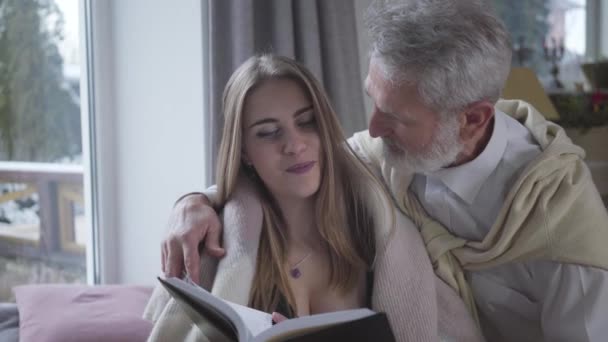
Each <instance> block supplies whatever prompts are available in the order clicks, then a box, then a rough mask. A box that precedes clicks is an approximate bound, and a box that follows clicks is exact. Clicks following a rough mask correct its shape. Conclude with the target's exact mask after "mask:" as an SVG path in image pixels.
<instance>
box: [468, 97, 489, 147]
mask: <svg viewBox="0 0 608 342" xmlns="http://www.w3.org/2000/svg"><path fill="white" fill-rule="evenodd" d="M493 116H494V104H492V103H491V102H489V101H479V102H475V103H473V104H471V105H469V106H467V107H466V108H465V109H464V110H463V111H462V112H461V113H460V116H459V119H460V120H459V121H460V139H462V141H471V140H478V139H480V138H481V137H483V136H484V134H485V132H486V128H487V127H488V124H489V123H490V122H491V121H492V117H493Z"/></svg>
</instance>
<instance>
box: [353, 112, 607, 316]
mask: <svg viewBox="0 0 608 342" xmlns="http://www.w3.org/2000/svg"><path fill="white" fill-rule="evenodd" d="M496 108H497V109H499V110H501V111H503V112H505V113H506V114H508V115H510V116H512V117H514V118H515V119H517V120H518V121H519V122H521V123H522V124H524V126H526V127H527V128H528V129H529V130H530V132H531V133H532V135H533V136H534V138H535V139H536V141H537V142H538V144H539V145H540V147H541V150H542V152H541V154H540V155H539V156H538V157H537V158H536V159H535V160H533V161H532V162H531V163H530V164H529V165H528V166H527V167H526V168H525V169H524V171H523V172H522V173H521V175H520V176H519V179H518V180H517V181H516V182H515V183H514V185H513V187H512V188H511V189H510V191H509V193H508V194H507V197H506V199H505V204H504V206H503V208H502V209H501V211H500V213H499V214H498V218H497V220H496V222H495V223H494V225H493V226H492V227H491V228H490V231H489V232H488V234H487V235H486V237H485V238H484V239H483V240H482V241H479V242H475V241H467V240H465V239H462V238H460V237H457V236H454V235H452V234H451V233H450V232H449V231H448V230H447V229H445V228H444V227H443V226H442V225H441V224H439V223H438V222H436V221H435V220H433V219H431V217H429V216H428V215H427V213H426V212H425V211H424V209H423V208H422V206H421V205H420V204H419V202H418V200H417V199H416V196H415V195H414V194H413V193H412V192H411V191H408V188H409V184H410V182H411V179H412V174H411V173H408V172H407V170H403V169H398V168H395V167H392V166H391V165H389V164H387V163H386V161H385V160H383V159H382V153H381V148H382V143H381V140H380V139H373V138H371V137H370V136H369V134H368V133H367V132H361V133H357V134H355V136H354V137H353V138H351V140H350V141H349V142H350V143H351V145H352V146H353V148H354V149H355V151H356V152H357V154H358V155H359V156H360V157H362V158H363V159H364V160H366V161H367V163H368V164H369V165H370V166H371V167H372V168H374V169H375V171H376V172H378V173H381V174H382V179H383V180H384V182H385V183H386V185H387V187H388V188H389V189H390V190H391V192H392V195H393V199H394V200H395V202H396V203H397V205H398V206H399V208H400V209H401V210H402V211H403V212H404V213H406V215H407V216H408V217H410V218H411V219H412V220H413V221H414V222H415V223H416V225H417V226H418V227H419V229H420V232H421V234H422V237H423V239H424V242H425V245H426V248H427V251H428V253H429V256H430V258H431V261H432V262H433V265H434V267H435V272H436V274H437V275H438V276H439V277H441V278H442V279H443V280H444V281H445V282H446V283H448V284H449V285H450V286H451V287H452V288H453V289H455V290H456V291H458V293H459V294H460V296H461V297H462V298H463V300H464V301H465V303H466V304H467V306H468V307H469V310H470V312H471V313H472V314H473V316H474V317H475V318H476V319H477V313H476V307H475V302H474V300H473V296H472V293H471V290H470V288H469V285H468V283H467V282H466V279H465V277H464V273H463V269H464V270H469V271H475V270H483V269H488V268H492V267H495V266H499V265H504V264H506V263H510V262H517V261H530V260H552V261H557V262H564V263H574V264H579V265H585V266H593V267H599V268H602V269H605V270H608V248H606V241H608V214H607V212H606V208H605V207H604V205H603V203H602V201H601V198H600V196H599V194H598V191H597V189H596V187H595V185H594V183H593V181H592V179H591V174H590V172H589V169H588V168H587V166H586V165H585V163H584V161H583V158H584V156H585V153H584V151H583V150H582V149H581V148H580V147H578V146H576V145H574V144H573V143H572V142H571V140H570V139H569V138H568V137H567V136H566V134H565V132H564V130H563V129H562V128H561V127H559V126H558V125H556V124H554V123H551V122H549V121H547V120H545V119H544V117H543V116H542V115H541V114H540V113H538V112H537V111H536V110H535V109H534V108H533V107H532V106H530V105H529V104H527V103H525V102H523V101H512V100H502V101H499V102H498V103H497V105H496Z"/></svg>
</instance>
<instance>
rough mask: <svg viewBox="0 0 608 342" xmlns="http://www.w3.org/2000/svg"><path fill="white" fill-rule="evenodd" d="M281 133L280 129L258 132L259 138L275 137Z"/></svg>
mask: <svg viewBox="0 0 608 342" xmlns="http://www.w3.org/2000/svg"><path fill="white" fill-rule="evenodd" d="M278 135H279V130H278V129H275V130H273V131H261V132H258V133H257V134H256V136H257V137H259V138H273V137H276V136H278Z"/></svg>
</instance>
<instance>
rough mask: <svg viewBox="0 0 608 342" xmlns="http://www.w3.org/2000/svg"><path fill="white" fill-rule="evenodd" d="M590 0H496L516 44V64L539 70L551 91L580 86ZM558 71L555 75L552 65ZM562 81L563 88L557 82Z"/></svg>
mask: <svg viewBox="0 0 608 342" xmlns="http://www.w3.org/2000/svg"><path fill="white" fill-rule="evenodd" d="M588 2H589V1H588V0H528V1H504V0H494V5H495V8H496V11H497V13H498V15H499V16H500V17H501V18H502V19H503V20H504V22H505V24H506V26H507V28H508V30H509V31H510V32H511V36H512V39H513V43H514V47H513V48H514V54H513V64H514V65H515V66H525V67H529V68H532V69H533V70H534V71H536V73H537V75H538V77H539V79H540V80H541V83H542V84H543V85H544V87H545V89H547V90H549V91H554V90H560V89H566V90H575V89H580V87H582V86H583V85H584V84H585V82H586V80H585V77H584V75H583V72H582V70H581V67H580V65H581V64H582V63H584V62H585V61H586V58H587V56H589V55H590V53H589V51H588V50H589V49H588V47H587V46H586V45H587V40H588V39H587V38H588V37H587V27H588V26H589V25H588V23H587V18H588V17H589V15H590V13H588V10H587V9H588V5H589V4H588ZM554 65H557V66H558V70H559V73H558V74H557V75H553V74H552V73H551V71H552V67H553V66H554ZM556 79H557V80H558V81H559V83H560V84H561V86H563V88H561V87H560V86H559V85H558V84H557V83H556Z"/></svg>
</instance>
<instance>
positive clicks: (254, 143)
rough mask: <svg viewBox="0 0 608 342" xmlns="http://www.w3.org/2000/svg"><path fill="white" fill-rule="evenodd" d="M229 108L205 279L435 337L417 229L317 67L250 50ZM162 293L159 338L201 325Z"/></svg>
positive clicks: (266, 300) (239, 293)
mask: <svg viewBox="0 0 608 342" xmlns="http://www.w3.org/2000/svg"><path fill="white" fill-rule="evenodd" d="M224 115H225V123H224V130H223V139H222V143H221V145H220V150H219V158H218V167H217V186H218V192H217V199H216V203H217V204H218V205H219V206H224V208H223V219H224V225H223V226H224V247H225V248H226V253H227V254H226V257H225V258H224V259H223V260H222V261H221V262H220V264H219V265H218V266H217V270H215V269H213V268H210V269H205V270H203V271H202V272H201V274H202V277H201V278H202V283H203V284H205V283H206V284H207V285H208V287H209V289H210V290H211V291H212V293H215V294H216V295H218V296H220V297H223V298H225V299H228V300H232V301H235V302H237V303H240V304H244V305H248V306H250V307H253V308H255V309H258V310H262V311H266V312H269V313H272V312H278V313H280V314H282V315H285V316H287V317H288V318H289V317H294V316H303V315H310V314H316V313H323V312H329V311H337V310H345V309H352V308H359V307H370V308H372V309H373V310H376V311H383V312H386V313H387V315H388V318H389V321H390V322H391V325H392V327H393V330H394V333H395V335H396V337H397V338H398V339H399V340H416V341H427V340H428V341H436V340H438V336H439V335H440V334H441V332H439V330H438V329H443V328H442V327H438V315H437V305H438V301H437V292H436V288H435V286H436V284H438V283H437V282H436V278H435V276H434V274H433V271H432V268H431V265H430V263H429V260H428V257H427V255H426V251H425V249H424V245H423V244H422V241H421V239H420V237H419V236H418V233H417V231H416V228H415V227H414V226H413V224H412V223H411V222H410V221H408V220H407V219H405V218H404V217H403V216H401V215H399V214H397V213H395V212H394V211H393V206H392V203H391V201H390V199H389V197H388V195H387V194H386V193H385V191H384V189H383V187H382V185H381V184H380V183H378V181H376V178H375V177H374V176H373V175H372V173H371V172H370V171H369V170H368V168H367V167H366V166H365V164H364V163H362V162H361V161H360V160H359V159H357V157H356V156H355V155H354V153H353V152H352V151H351V150H350V148H349V147H348V144H346V141H345V138H344V135H343V133H342V131H341V128H340V125H339V122H338V120H337V116H336V114H335V113H334V112H333V110H332V108H331V106H330V104H329V101H328V99H327V97H326V95H325V94H324V92H323V90H322V88H321V86H320V85H319V83H318V82H317V81H316V80H315V78H314V77H313V75H312V74H311V73H310V72H309V71H308V70H307V69H306V68H304V67H303V66H301V65H300V64H298V63H297V62H295V61H293V60H290V59H287V58H283V57H276V56H271V55H263V56H257V57H252V58H250V59H249V60H247V61H246V62H245V63H244V64H243V65H241V66H240V67H239V68H238V69H237V70H236V71H235V72H234V74H233V75H232V77H231V78H230V80H229V81H228V84H227V85H226V88H225V91H224ZM247 196H249V197H247ZM252 198H253V199H254V200H253V201H252ZM239 201H241V202H242V203H241V205H240V207H239V206H238V205H237V206H236V207H237V209H236V210H235V209H234V207H235V206H234V205H232V206H231V202H236V203H238V202H239ZM254 207H255V208H258V209H259V212H260V214H259V215H257V217H259V219H252V218H255V217H256V215H255V214H251V212H252V211H255V209H252V208H254ZM238 208H240V209H238ZM239 210H240V211H241V212H239ZM243 212H250V214H248V215H245V216H246V217H247V218H248V219H247V220H246V222H239V221H238V218H239V217H242V216H243ZM438 286H440V287H441V286H442V285H440V284H439V285H438ZM443 286H445V284H444V285H443ZM442 289H443V290H442V291H444V290H446V289H447V287H445V288H443V287H442ZM447 291H450V290H449V289H447ZM156 292H157V294H155V295H154V296H153V298H152V300H151V302H150V304H149V306H148V308H147V313H146V315H147V317H149V318H151V319H153V320H155V321H156V326H155V329H154V331H153V333H152V339H159V340H160V339H163V338H166V337H170V338H176V337H184V336H186V335H185V334H197V333H200V331H199V332H193V331H191V330H190V331H189V330H188V329H189V326H188V325H187V324H186V325H185V326H182V327H178V326H177V325H178V324H177V323H176V322H177V321H179V320H178V319H177V318H176V317H177V316H176V315H177V312H179V311H180V309H179V308H178V307H176V305H175V304H174V303H173V304H172V303H171V302H170V301H169V304H167V299H166V298H168V297H167V296H166V294H165V295H164V296H165V297H164V298H165V300H160V299H158V298H160V297H161V296H162V294H159V292H162V290H157V291H156ZM442 293H444V294H445V293H448V292H445V291H444V292H442ZM449 295H452V297H449ZM446 298H447V299H446ZM439 302H440V303H443V304H445V303H448V304H449V305H452V306H454V311H453V312H455V313H457V314H458V315H462V317H456V316H455V317H454V318H456V319H457V320H459V321H458V323H454V322H450V324H456V325H455V326H456V327H458V329H460V331H459V332H465V333H464V334H462V336H466V338H467V340H469V341H471V340H475V339H476V338H477V335H476V330H475V328H474V327H473V324H472V321H471V320H470V319H468V317H467V313H466V309H465V308H464V305H462V303H460V302H459V300H458V298H457V297H456V294H455V293H453V292H452V293H451V294H450V293H448V296H442V295H440V299H439ZM159 303H160V304H159ZM182 316H183V315H182ZM182 321H186V322H187V321H188V319H187V317H184V318H183V320H182ZM168 322H169V323H168ZM467 324H468V325H467ZM448 325H449V324H448ZM459 325H460V326H459ZM180 331H181V332H180ZM445 334H446V335H450V337H455V334H452V333H451V332H447V331H446V332H445ZM188 336H189V335H188Z"/></svg>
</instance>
